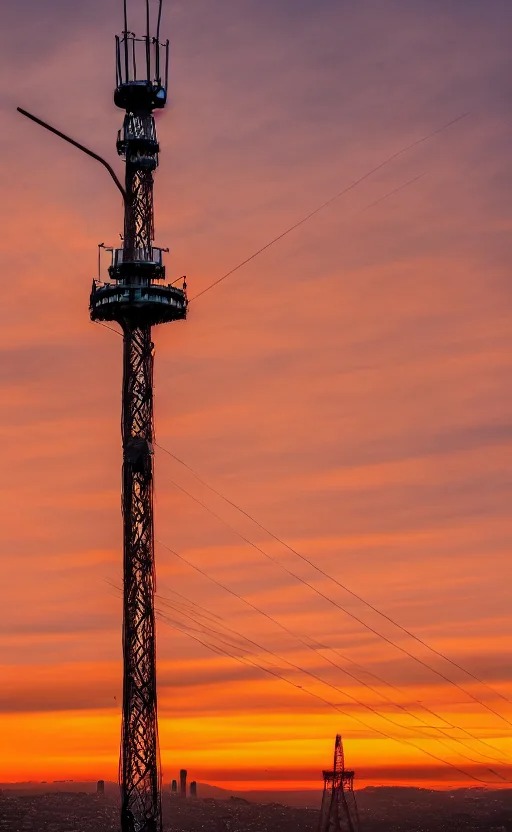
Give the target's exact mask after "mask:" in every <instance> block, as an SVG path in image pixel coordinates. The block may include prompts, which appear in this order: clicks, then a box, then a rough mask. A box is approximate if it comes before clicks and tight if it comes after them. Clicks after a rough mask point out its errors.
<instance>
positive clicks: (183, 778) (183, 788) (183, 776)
mask: <svg viewBox="0 0 512 832" xmlns="http://www.w3.org/2000/svg"><path fill="white" fill-rule="evenodd" d="M186 796H187V770H186V769H184V768H182V769H181V770H180V797H183V798H185V797H186Z"/></svg>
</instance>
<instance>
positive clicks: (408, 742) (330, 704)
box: [159, 547, 501, 785]
mask: <svg viewBox="0 0 512 832" xmlns="http://www.w3.org/2000/svg"><path fill="white" fill-rule="evenodd" d="M166 548H168V547H166ZM160 617H161V615H160V614H159V618H160ZM163 621H164V623H168V624H169V626H171V627H172V628H173V629H176V630H180V631H181V632H184V633H185V634H186V635H188V636H189V637H190V638H192V639H194V640H195V641H197V642H199V643H200V644H202V645H203V646H204V647H206V648H207V649H210V650H212V651H213V652H214V653H217V654H223V655H226V656H228V657H229V658H231V659H233V660H235V661H237V662H240V663H241V664H245V665H249V666H252V667H255V668H257V669H258V670H261V671H263V672H264V673H268V674H270V675H271V676H274V677H275V678H277V679H280V680H281V681H283V682H286V684H288V685H291V686H292V687H294V688H296V689H297V690H300V691H302V692H303V693H305V694H306V695H308V696H310V697H313V698H314V699H317V700H318V701H320V702H323V703H324V704H325V705H327V706H328V707H330V708H333V709H334V710H335V711H338V712H339V713H341V714H343V715H344V716H346V717H347V718H348V719H352V720H354V721H355V722H358V723H359V724H361V725H362V726H363V727H364V728H366V729H367V730H369V731H371V732H373V733H377V734H379V735H380V736H381V737H384V738H385V739H387V740H392V741H393V742H398V743H400V744H401V745H408V746H410V747H411V748H414V749H415V750H416V751H419V752H420V753H423V754H426V755H427V756H428V757H430V758H431V759H433V760H436V761H437V762H439V763H442V764H443V765H445V766H449V767H450V768H451V769H454V770H455V771H457V772H458V773H459V774H462V775H463V776H464V777H469V778H470V779H471V780H474V781H475V782H477V783H482V784H484V785H492V784H494V782H495V781H489V780H484V779H483V778H481V777H477V775H475V774H472V773H471V772H469V771H466V770H465V769H462V768H459V766H456V765H455V764H454V763H451V762H450V761H449V760H445V759H443V758H442V757H439V756H437V755H436V754H433V753H432V752H431V751H427V749H426V748H422V747H421V746H418V745H416V744H415V743H413V742H411V740H406V739H404V738H403V737H402V738H399V737H393V736H392V735H391V734H387V733H386V732H385V731H381V730H380V729H379V728H375V727H374V726H372V725H370V724H369V723H367V722H365V721H364V720H362V719H360V717H357V716H355V715H354V714H350V713H348V712H347V711H345V710H344V709H343V708H341V707H340V706H339V705H337V704H336V703H334V702H330V701H329V700H328V699H325V698H324V697H323V696H320V694H318V693H314V692H313V691H311V690H309V689H308V688H305V687H303V686H302V685H298V684H297V683H296V682H293V681H292V680H291V679H288V678H287V677H286V676H283V675H282V674H280V673H278V672H277V671H275V670H274V669H272V668H268V667H265V666H264V665H261V664H259V663H258V662H256V661H253V660H252V659H249V658H248V657H247V656H245V657H242V656H236V655H234V654H232V653H230V652H229V651H227V650H225V649H224V648H219V647H217V646H211V645H210V644H208V643H207V642H205V641H204V640H203V639H200V638H199V637H198V636H196V635H193V634H192V633H190V632H188V631H187V629H186V628H184V627H182V626H180V625H177V624H176V623H172V624H170V623H169V622H165V618H164V619H163ZM489 771H491V772H492V773H493V774H496V772H494V771H493V770H492V769H489ZM498 776H501V775H498Z"/></svg>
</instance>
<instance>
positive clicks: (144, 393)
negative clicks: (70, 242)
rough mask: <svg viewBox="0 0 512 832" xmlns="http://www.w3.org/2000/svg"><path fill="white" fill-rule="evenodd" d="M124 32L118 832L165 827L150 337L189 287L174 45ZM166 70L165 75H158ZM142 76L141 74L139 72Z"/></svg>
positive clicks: (118, 310)
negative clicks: (168, 169)
mask: <svg viewBox="0 0 512 832" xmlns="http://www.w3.org/2000/svg"><path fill="white" fill-rule="evenodd" d="M146 12H147V14H146V33H145V34H144V35H143V36H142V37H140V38H139V37H136V35H135V34H134V33H133V32H131V31H129V29H128V20H127V10H126V0H125V2H124V29H123V32H122V35H120V36H117V37H116V89H115V93H114V103H115V104H116V106H117V107H119V108H120V109H122V110H124V111H125V116H124V121H123V126H122V129H121V130H120V131H119V134H118V139H117V152H118V154H119V155H120V156H121V157H122V158H123V159H124V160H125V163H126V175H125V188H124V190H125V200H124V206H125V208H124V234H123V238H122V242H123V245H122V248H114V249H112V250H111V254H112V262H111V265H110V266H109V269H108V272H109V276H110V281H108V282H101V281H100V280H99V279H98V280H95V281H94V282H93V286H92V292H91V298H90V313H91V318H92V320H93V321H99V322H106V321H115V322H117V323H118V324H119V325H120V326H121V328H122V331H123V387H122V420H121V429H122V442H123V471H122V514H123V548H124V559H123V564H124V584H123V658H124V673H123V713H122V736H121V755H120V780H121V801H122V802H121V829H122V832H159V830H161V828H162V813H161V774H160V768H159V748H158V720H157V690H156V645H155V611H154V591H155V563H154V533H153V435H154V428H153V353H154V350H153V342H152V339H151V329H152V327H153V326H155V325H156V324H163V323H167V322H170V321H176V320H180V319H183V318H185V316H186V309H187V301H186V295H185V289H183V290H182V289H179V288H177V287H175V286H172V285H162V283H161V281H163V280H164V278H165V267H164V265H163V262H162V256H163V252H164V251H165V249H161V248H156V247H155V246H154V245H153V240H154V211H153V173H154V171H155V169H156V167H157V165H158V153H159V145H158V140H157V136H156V128H155V119H154V116H153V111H154V110H155V109H161V108H163V107H164V106H165V103H166V99H167V80H168V65H169V42H168V41H166V42H165V43H163V44H161V43H160V41H159V29H160V16H161V3H160V6H159V10H158V22H157V25H156V31H155V34H154V35H152V34H151V33H150V14H149V0H146ZM162 67H163V72H162ZM141 68H142V72H141V71H140V70H141Z"/></svg>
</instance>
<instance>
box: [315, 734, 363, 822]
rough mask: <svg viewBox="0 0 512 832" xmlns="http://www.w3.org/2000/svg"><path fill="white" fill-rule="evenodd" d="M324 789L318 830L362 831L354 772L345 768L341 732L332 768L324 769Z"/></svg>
mask: <svg viewBox="0 0 512 832" xmlns="http://www.w3.org/2000/svg"><path fill="white" fill-rule="evenodd" d="M322 774H323V778H324V791H323V794H322V807H321V809H320V823H319V825H318V832H360V825H359V813H358V811H357V804H356V796H355V793H354V772H353V771H347V770H346V769H345V758H344V754H343V742H342V739H341V736H340V734H337V735H336V740H335V743H334V763H333V767H332V770H329V771H323V772H322Z"/></svg>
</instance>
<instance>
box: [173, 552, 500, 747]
mask: <svg viewBox="0 0 512 832" xmlns="http://www.w3.org/2000/svg"><path fill="white" fill-rule="evenodd" d="M156 542H157V543H159V544H160V545H161V546H163V548H164V549H166V550H167V551H168V552H170V553H171V554H172V555H174V556H175V557H176V558H178V560H181V561H183V562H184V563H186V564H187V565H188V566H189V567H190V568H191V569H194V571H195V572H197V573H198V574H200V575H202V576H203V577H205V578H206V579H207V580H209V581H210V582H211V583H213V584H215V585H216V586H218V587H220V589H222V590H224V591H225V592H227V593H228V594H229V595H232V596H233V597H234V598H236V599H238V600H239V601H241V602H242V603H244V604H246V605H247V606H248V607H250V608H251V609H252V610H254V611H255V612H257V613H259V614H260V615H262V616H263V617H264V618H266V619H267V620H268V621H270V622H271V623H272V624H275V625H277V626H278V627H279V628H280V629H282V630H283V631H284V632H286V633H288V634H289V635H291V636H292V637H294V638H296V639H297V640H298V641H299V642H301V643H302V644H304V645H305V646H306V647H309V645H307V644H306V643H305V642H304V641H302V639H301V638H300V636H297V634H296V633H293V632H292V631H291V630H289V629H288V628H287V627H286V626H285V625H284V624H282V623H281V622H280V621H278V620H277V619H276V618H274V617H273V616H272V615H270V614H269V613H267V612H265V610H262V609H261V608H260V607H258V606H256V604H253V603H252V601H249V600H248V599H247V598H245V597H244V596H243V595H240V593H238V592H235V590H233V589H231V588H230V587H228V586H226V585H225V584H223V583H221V582H220V581H218V580H217V579H216V578H214V577H213V576H212V575H210V574H209V573H208V572H206V571H205V570H204V569H201V567H199V566H197V565H196V564H195V563H192V561H189V560H188V559H187V558H185V557H184V556H183V555H180V554H178V552H176V551H175V550H174V549H171V547H170V546H167V544H165V543H163V542H162V541H161V540H156ZM245 638H247V637H245ZM248 640H249V641H250V639H248ZM253 643H254V642H253ZM263 649H266V648H263ZM324 658H325V657H324ZM283 661H287V660H286V659H284V660H283ZM288 664H290V663H289V662H288ZM331 664H332V663H331ZM294 667H295V668H296V667H297V666H296V665H294ZM335 667H338V669H340V670H343V668H341V667H339V665H335ZM300 669H301V670H302V672H303V673H306V674H307V675H309V676H311V675H312V676H313V677H314V678H315V679H318V680H320V681H321V682H323V684H326V685H328V686H329V687H333V685H331V684H330V683H329V682H325V681H324V680H323V679H321V678H320V677H318V676H316V674H311V673H310V672H309V671H306V670H303V669H302V668H300ZM363 684H364V683H363ZM334 689H335V690H337V691H339V692H341V693H343V694H344V695H348V696H349V698H351V699H353V701H355V702H357V704H358V705H361V706H362V707H365V708H368V709H369V710H371V711H373V712H374V713H377V715H378V716H381V718H383V719H385V720H386V721H387V722H391V723H392V724H394V725H399V727H400V728H407V726H404V725H401V724H399V723H396V722H395V721H394V720H392V719H390V718H388V717H384V716H382V714H380V713H379V712H378V711H376V710H375V709H374V708H372V707H371V706H368V705H366V704H365V703H362V702H360V701H359V700H357V699H355V698H354V697H352V696H350V694H347V693H346V691H342V690H340V688H337V687H335V688H334ZM435 730H439V731H441V733H443V731H442V729H439V728H436V729H435ZM470 736H471V738H472V739H474V740H476V741H477V742H479V743H481V744H482V745H485V746H488V747H489V748H491V749H492V750H496V749H494V747H493V746H492V745H490V744H489V743H487V742H485V741H484V740H482V739H480V738H479V737H473V736H472V735H470ZM448 737H449V739H450V740H455V742H457V741H458V740H457V738H453V737H450V736H449V735H448ZM482 756H488V755H483V754H482ZM488 759H492V760H493V762H498V763H502V762H503V761H502V760H496V758H495V757H492V758H490V757H488Z"/></svg>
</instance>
